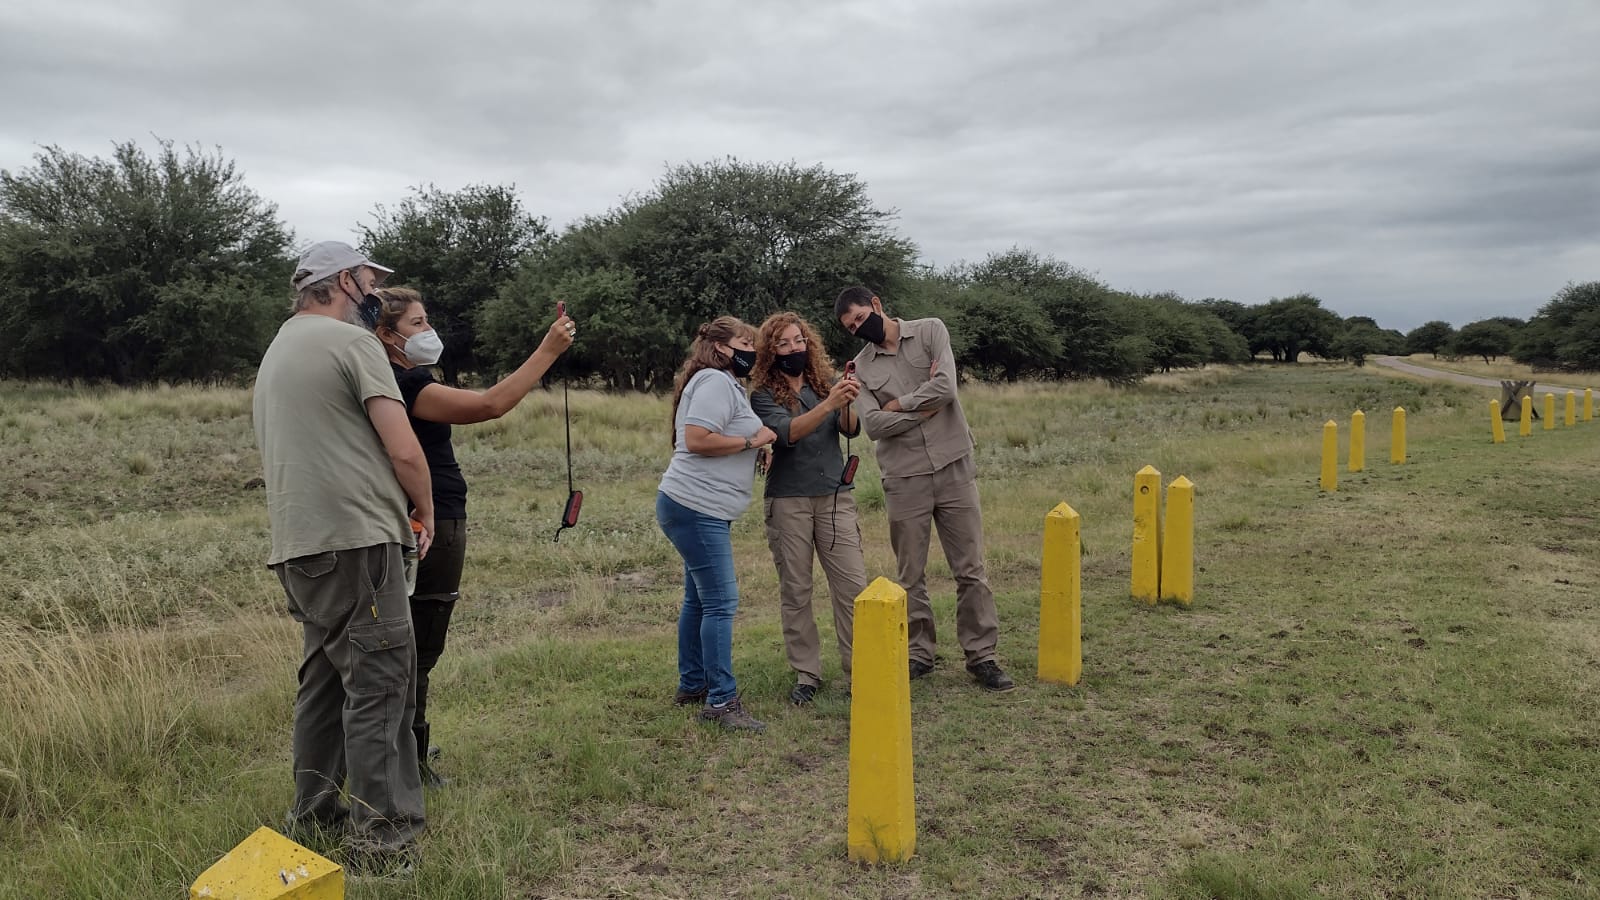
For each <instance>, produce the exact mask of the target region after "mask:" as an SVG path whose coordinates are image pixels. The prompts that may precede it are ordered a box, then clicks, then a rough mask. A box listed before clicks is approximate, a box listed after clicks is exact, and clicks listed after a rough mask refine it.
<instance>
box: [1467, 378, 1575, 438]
mask: <svg viewBox="0 0 1600 900" xmlns="http://www.w3.org/2000/svg"><path fill="white" fill-rule="evenodd" d="M1562 413H1563V415H1562V416H1561V424H1563V425H1565V426H1566V427H1568V428H1571V427H1572V426H1573V425H1576V424H1577V420H1578V393H1577V391H1567V396H1566V407H1565V409H1563V410H1562ZM1489 418H1490V420H1491V425H1490V431H1491V433H1492V434H1493V435H1494V442H1495V443H1496V444H1504V443H1505V442H1506V428H1505V426H1504V425H1503V424H1501V419H1500V401H1499V400H1490V401H1489ZM1593 419H1594V389H1593V388H1584V389H1583V421H1585V422H1589V421H1592V420H1593ZM1555 427H1556V395H1555V394H1554V393H1546V394H1545V395H1544V430H1545V431H1553V430H1554V429H1555ZM1517 434H1518V435H1520V436H1521V437H1527V436H1528V435H1530V434H1533V398H1532V397H1523V398H1522V416H1521V417H1520V418H1519V419H1518V420H1517Z"/></svg>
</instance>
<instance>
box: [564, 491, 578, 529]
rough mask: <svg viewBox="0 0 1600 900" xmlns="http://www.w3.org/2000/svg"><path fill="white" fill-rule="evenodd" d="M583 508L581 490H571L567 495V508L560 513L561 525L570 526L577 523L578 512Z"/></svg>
mask: <svg viewBox="0 0 1600 900" xmlns="http://www.w3.org/2000/svg"><path fill="white" fill-rule="evenodd" d="M582 509H583V491H573V492H572V493H571V494H568V495H567V508H566V509H565V510H563V511H562V513H561V527H562V528H571V527H572V526H574V525H576V524H578V513H579V511H580V510H582Z"/></svg>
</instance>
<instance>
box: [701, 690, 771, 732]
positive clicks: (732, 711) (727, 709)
mask: <svg viewBox="0 0 1600 900" xmlns="http://www.w3.org/2000/svg"><path fill="white" fill-rule="evenodd" d="M700 721H702V722H715V723H717V725H718V726H719V727H720V728H722V729H723V730H724V731H754V732H757V733H759V732H763V731H766V730H767V726H766V724H765V723H763V722H758V721H756V718H755V716H752V715H750V713H748V712H746V711H745V708H744V704H743V703H740V702H739V698H738V697H734V698H733V699H732V700H729V701H728V702H727V703H726V704H724V705H722V706H704V707H701V709H700Z"/></svg>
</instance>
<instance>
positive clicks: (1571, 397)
mask: <svg viewBox="0 0 1600 900" xmlns="http://www.w3.org/2000/svg"><path fill="white" fill-rule="evenodd" d="M1563 413H1564V415H1562V417H1561V424H1563V425H1565V426H1567V427H1568V428H1571V427H1572V426H1573V425H1576V424H1577V423H1578V395H1577V394H1576V393H1575V392H1573V391H1567V408H1566V409H1565V410H1563Z"/></svg>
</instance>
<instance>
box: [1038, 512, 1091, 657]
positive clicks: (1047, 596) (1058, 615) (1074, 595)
mask: <svg viewBox="0 0 1600 900" xmlns="http://www.w3.org/2000/svg"><path fill="white" fill-rule="evenodd" d="M1081 522H1082V520H1081V519H1080V518H1079V516H1078V513H1077V511H1076V510H1074V509H1073V508H1072V507H1070V506H1068V505H1067V504H1065V503H1058V504H1056V508H1055V509H1052V510H1050V512H1049V513H1048V514H1046V515H1045V517H1044V557H1043V565H1042V566H1041V567H1040V572H1039V680H1040V681H1053V682H1056V683H1057V684H1077V683H1078V679H1079V677H1081V676H1082V675H1083V559H1082V556H1081V554H1080V551H1081V549H1082V547H1083V544H1082V542H1081V539H1080V536H1081V534H1082V532H1081V529H1080V525H1081Z"/></svg>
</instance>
